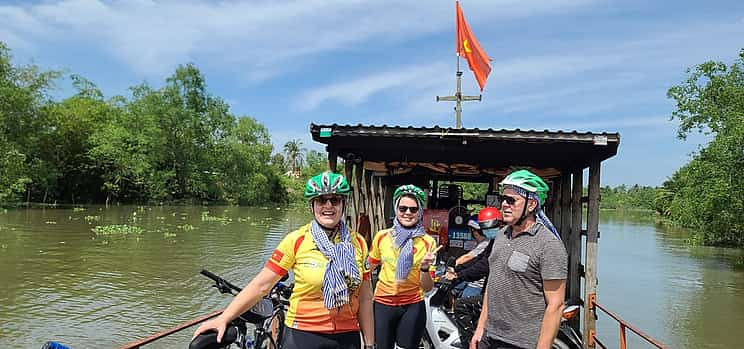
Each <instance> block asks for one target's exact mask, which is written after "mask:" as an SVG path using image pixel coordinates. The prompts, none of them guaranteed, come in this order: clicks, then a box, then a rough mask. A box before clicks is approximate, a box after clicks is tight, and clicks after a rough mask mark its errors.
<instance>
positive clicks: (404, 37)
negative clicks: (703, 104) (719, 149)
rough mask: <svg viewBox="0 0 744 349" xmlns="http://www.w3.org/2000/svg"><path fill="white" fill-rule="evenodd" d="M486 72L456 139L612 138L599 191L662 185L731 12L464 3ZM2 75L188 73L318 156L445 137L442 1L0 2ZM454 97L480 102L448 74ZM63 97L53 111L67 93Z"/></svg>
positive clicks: (136, 77) (734, 41)
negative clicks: (392, 130)
mask: <svg viewBox="0 0 744 349" xmlns="http://www.w3.org/2000/svg"><path fill="white" fill-rule="evenodd" d="M461 6H462V9H463V12H464V14H465V18H466V20H467V21H468V23H469V25H470V27H471V30H472V31H473V33H474V34H475V36H476V37H477V39H478V41H479V42H480V44H481V46H482V47H483V48H484V49H485V51H486V52H487V53H488V55H489V56H490V57H491V59H492V62H491V64H492V68H493V71H492V72H491V75H490V76H489V78H488V82H487V85H486V87H485V90H484V91H483V93H482V94H483V100H482V101H481V102H467V103H464V104H463V126H464V127H468V128H470V127H478V128H494V129H501V128H506V129H515V128H520V129H538V130H544V129H549V130H552V131H557V130H567V131H571V130H578V131H592V132H619V133H620V135H621V142H620V147H619V150H618V155H616V156H615V157H614V158H612V159H610V160H608V161H605V162H604V165H603V168H602V184H603V185H611V186H615V185H619V184H641V185H652V186H656V185H660V184H661V183H662V182H663V181H664V180H666V178H668V177H669V176H671V175H672V174H673V173H674V171H675V170H676V169H677V168H679V167H680V166H682V165H684V164H685V163H686V162H687V161H689V159H690V154H691V153H693V152H694V151H695V150H696V149H698V147H699V146H700V145H701V144H705V142H706V141H707V140H708V139H709V138H707V137H706V136H704V135H694V136H692V137H689V138H688V139H687V140H686V141H682V140H679V139H677V138H676V132H677V122H676V121H675V120H670V115H671V113H672V111H674V110H675V104H674V101H673V100H670V99H668V98H667V97H666V91H667V90H668V89H669V87H671V86H673V85H675V84H679V83H681V82H683V81H684V80H685V79H686V78H687V77H688V76H689V74H688V73H687V72H686V70H687V69H688V68H690V67H694V66H695V65H697V64H700V63H703V62H705V61H708V60H716V61H723V62H725V63H727V64H730V63H732V62H733V61H734V59H735V58H736V57H737V55H738V52H739V50H740V49H742V48H744V1H741V0H729V1H727V0H720V1H719V0H708V1H687V0H678V1H648V0H643V1H640V0H543V1H530V0H480V1H478V0H462V1H461ZM0 41H3V42H5V43H6V44H7V45H8V46H9V47H10V48H11V50H12V54H13V56H14V63H16V64H27V63H34V64H37V65H39V66H40V67H42V68H44V69H58V70H64V71H66V72H69V73H76V74H79V75H82V76H84V77H86V78H87V79H89V80H92V81H93V82H95V83H96V84H97V85H98V86H99V87H100V88H101V89H102V91H103V92H104V93H105V95H106V96H108V97H110V96H114V95H128V94H129V90H128V88H129V87H131V86H134V85H137V84H139V83H141V82H147V83H149V84H151V85H152V86H155V87H158V86H159V85H162V84H163V81H164V80H165V78H166V77H168V76H169V75H171V74H173V72H174V71H175V69H176V67H177V66H178V65H179V64H185V63H194V64H196V66H197V67H199V68H200V70H201V71H202V73H203V74H204V75H205V77H206V81H207V85H208V89H209V91H210V92H211V93H212V94H214V95H216V96H219V97H221V98H223V99H224V100H225V101H227V102H228V103H229V104H230V105H231V108H232V112H233V113H235V114H237V115H248V116H252V117H254V118H256V119H257V120H258V121H259V122H261V123H263V124H264V125H265V126H266V127H267V128H268V130H269V132H270V134H271V137H272V142H273V143H274V145H275V149H276V150H281V147H282V145H283V144H284V143H285V142H287V141H288V140H291V139H300V140H301V141H302V142H303V144H304V146H305V148H308V149H314V150H319V151H323V149H324V148H323V146H322V145H321V144H319V143H315V142H313V141H312V139H311V138H310V134H309V125H310V123H316V124H332V123H338V124H359V123H361V124H365V125H382V124H387V125H402V126H409V125H412V126H434V125H439V126H443V127H454V124H455V116H454V112H453V107H454V105H453V104H452V103H451V102H439V103H437V102H436V101H435V97H436V96H437V95H440V96H446V95H452V94H453V93H454V90H455V71H456V66H457V59H456V55H455V2H454V1H450V0H446V1H444V0H441V1H440V0H429V1H387V0H376V1H360V0H344V1H340V0H339V1H334V0H326V1H319V0H301V1H280V0H276V1H269V0H261V1H193V0H186V1H168V0H164V1H146V0H128V1H100V0H63V1H7V0H6V1H2V0H0ZM460 64H461V69H462V70H464V71H465V74H464V75H463V92H464V94H467V95H477V94H479V92H480V91H479V88H478V85H477V83H476V82H475V79H474V77H473V75H472V74H471V73H470V71H469V70H468V69H467V63H466V62H465V61H464V60H463V61H461V62H460ZM68 90H69V87H67V88H66V87H65V85H64V84H61V86H60V87H59V93H60V95H61V96H65V94H66V93H67V94H69V93H70V92H69V91H68Z"/></svg>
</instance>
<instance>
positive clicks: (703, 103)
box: [657, 49, 744, 246]
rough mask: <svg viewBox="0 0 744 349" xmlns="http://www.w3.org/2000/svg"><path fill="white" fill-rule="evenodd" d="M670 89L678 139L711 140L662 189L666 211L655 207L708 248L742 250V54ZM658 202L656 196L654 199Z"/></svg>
mask: <svg viewBox="0 0 744 349" xmlns="http://www.w3.org/2000/svg"><path fill="white" fill-rule="evenodd" d="M688 73H691V74H690V77H689V78H688V79H687V80H686V81H684V82H683V83H681V84H679V85H676V86H673V87H672V88H670V89H669V91H668V93H667V96H668V97H669V98H672V99H674V100H675V101H676V105H677V110H676V111H674V112H673V113H672V118H673V119H677V120H679V122H680V125H679V128H678V137H679V138H680V139H683V140H684V139H686V137H687V135H688V134H690V133H691V132H693V131H695V130H697V131H698V132H703V133H706V134H709V135H711V136H713V140H712V141H711V142H710V143H709V144H708V145H707V146H705V147H702V148H701V149H700V150H699V151H698V152H697V153H696V154H694V155H693V158H692V160H691V161H690V162H689V163H688V164H686V165H685V166H683V167H682V168H680V169H679V170H678V171H677V172H676V173H675V174H674V175H673V176H672V178H671V179H670V180H669V181H667V182H665V183H664V186H663V190H664V192H663V194H661V196H662V197H664V198H671V201H670V202H669V204H668V205H666V206H665V205H662V204H660V203H657V207H659V208H661V209H663V210H664V212H662V213H664V214H666V215H668V216H669V217H670V218H672V219H673V220H674V221H676V222H679V223H681V224H683V225H685V226H689V227H692V228H694V229H696V230H697V231H698V234H702V236H703V241H704V242H705V243H708V244H720V245H737V246H742V245H744V215H742V212H744V177H743V176H742V174H741V170H742V169H743V168H744V49H742V50H741V51H740V53H739V58H738V59H737V60H736V61H735V62H734V63H732V64H731V65H729V66H726V65H725V64H724V63H721V62H706V63H703V64H700V65H698V66H697V67H695V69H694V70H691V69H688ZM657 198H659V195H657Z"/></svg>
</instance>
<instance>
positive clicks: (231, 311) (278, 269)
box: [194, 172, 375, 349]
mask: <svg viewBox="0 0 744 349" xmlns="http://www.w3.org/2000/svg"><path fill="white" fill-rule="evenodd" d="M350 192H351V188H350V187H349V184H348V182H347V181H346V179H345V178H344V177H343V176H341V175H340V174H336V173H332V172H324V173H321V174H319V175H317V176H315V177H312V178H310V180H308V181H307V184H306V185H305V198H307V199H308V203H309V205H310V210H311V211H312V213H313V217H314V218H313V220H312V221H311V222H310V223H309V224H307V225H305V226H303V227H301V228H299V229H297V230H295V231H293V232H291V233H289V234H288V235H287V236H286V237H284V239H283V240H282V242H281V243H279V246H278V247H277V248H276V250H274V253H273V254H272V255H271V258H269V260H268V261H267V262H266V266H265V267H264V268H263V269H262V270H261V272H259V274H258V275H257V276H256V277H255V278H254V279H253V280H252V281H251V282H250V283H249V284H248V286H246V287H245V288H244V289H243V291H242V292H240V293H239V294H238V295H237V296H236V297H235V299H234V300H233V301H232V302H231V303H230V305H229V306H228V307H227V308H226V309H225V311H224V312H223V313H222V314H221V315H220V316H218V317H217V318H215V319H213V320H210V321H207V322H205V323H204V324H202V325H201V326H199V328H198V329H197V330H196V333H195V334H194V337H196V336H197V335H198V334H200V333H202V332H206V331H210V330H213V331H216V332H217V333H218V334H217V341H218V342H219V341H220V340H221V339H222V336H223V334H224V332H225V328H226V326H227V324H228V323H229V322H230V321H231V320H232V319H235V318H236V317H238V316H239V315H240V314H242V313H243V312H245V311H246V310H248V309H249V308H250V307H252V306H253V305H255V304H256V303H257V302H258V300H259V299H260V298H261V297H263V296H265V295H266V294H267V293H268V292H269V291H270V290H271V288H272V287H273V286H274V285H275V284H276V283H277V282H278V281H279V279H280V278H281V277H282V276H284V275H285V274H287V272H289V271H290V270H292V271H293V272H294V277H295V286H294V289H293V291H292V296H291V297H290V299H289V309H288V311H287V315H286V318H285V325H286V328H285V329H284V335H283V337H282V338H281V347H282V348H284V349H295V348H302V349H322V348H352V349H359V348H360V347H361V341H360V336H359V331H360V329H361V332H362V334H363V337H364V343H365V346H364V347H365V348H374V341H375V339H374V331H373V330H374V324H373V323H374V320H373V318H372V316H373V315H372V291H371V286H370V274H369V271H368V270H366V268H365V261H366V258H367V244H366V242H365V241H364V238H363V237H362V236H361V235H359V234H357V233H356V232H352V231H349V230H348V228H347V227H346V223H345V222H344V220H343V219H342V218H343V217H344V215H345V210H346V196H347V195H349V193H350Z"/></svg>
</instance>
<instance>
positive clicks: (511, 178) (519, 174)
mask: <svg viewBox="0 0 744 349" xmlns="http://www.w3.org/2000/svg"><path fill="white" fill-rule="evenodd" d="M499 185H501V187H504V186H508V185H513V186H515V187H520V188H522V189H524V190H526V191H528V192H531V193H535V194H537V197H538V198H539V199H540V206H542V205H544V204H545V199H547V198H548V191H549V190H550V188H549V187H548V185H547V184H546V183H545V181H543V180H542V178H540V177H539V176H537V175H535V174H534V173H532V172H530V171H527V170H519V171H515V172H512V173H510V174H509V175H508V176H506V178H504V180H502V181H501V183H499Z"/></svg>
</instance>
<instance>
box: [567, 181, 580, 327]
mask: <svg viewBox="0 0 744 349" xmlns="http://www.w3.org/2000/svg"><path fill="white" fill-rule="evenodd" d="M583 186H584V171H583V170H582V169H578V170H576V171H575V172H574V173H573V188H572V192H571V234H569V236H568V247H567V248H566V250H567V251H568V285H567V286H568V301H569V303H570V304H579V299H580V298H581V291H580V290H579V288H580V287H581V274H580V273H579V265H581V228H582V222H581V215H582V208H583V205H582V204H581V196H582V195H583V189H584V188H583ZM580 323H581V317H580V316H577V317H574V318H573V319H572V320H571V321H569V325H570V326H571V327H573V329H574V330H575V331H576V332H577V333H578V331H579V327H580Z"/></svg>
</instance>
